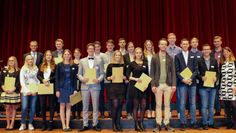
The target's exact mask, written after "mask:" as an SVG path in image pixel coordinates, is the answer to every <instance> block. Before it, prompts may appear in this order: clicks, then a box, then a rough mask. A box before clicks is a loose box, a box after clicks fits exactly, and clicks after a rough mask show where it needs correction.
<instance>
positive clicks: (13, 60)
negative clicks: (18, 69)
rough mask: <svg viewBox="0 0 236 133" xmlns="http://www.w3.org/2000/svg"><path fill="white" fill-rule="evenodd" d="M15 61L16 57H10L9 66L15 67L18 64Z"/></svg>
mask: <svg viewBox="0 0 236 133" xmlns="http://www.w3.org/2000/svg"><path fill="white" fill-rule="evenodd" d="M15 62H16V61H15V58H13V57H10V58H9V59H8V66H9V67H11V68H15V65H16V63H15Z"/></svg>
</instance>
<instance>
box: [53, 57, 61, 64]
mask: <svg viewBox="0 0 236 133" xmlns="http://www.w3.org/2000/svg"><path fill="white" fill-rule="evenodd" d="M54 60H55V64H58V63H60V62H62V61H63V59H62V57H56V58H54Z"/></svg>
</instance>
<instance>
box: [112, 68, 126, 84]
mask: <svg viewBox="0 0 236 133" xmlns="http://www.w3.org/2000/svg"><path fill="white" fill-rule="evenodd" d="M123 72H124V68H123V67H113V68H112V75H113V76H115V79H114V80H112V83H123V76H124V75H123Z"/></svg>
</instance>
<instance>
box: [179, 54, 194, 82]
mask: <svg viewBox="0 0 236 133" xmlns="http://www.w3.org/2000/svg"><path fill="white" fill-rule="evenodd" d="M186 67H188V68H189V69H190V70H191V71H192V73H193V74H192V76H191V79H192V84H191V85H196V76H197V73H198V66H197V59H196V58H195V56H194V54H193V53H192V52H191V51H189V53H188V64H187V65H186V64H185V61H184V56H183V54H182V52H180V53H179V54H177V55H176V56H175V70H176V77H177V83H178V85H185V83H183V82H182V80H183V79H184V78H183V77H182V76H181V75H180V73H181V72H182V71H183V70H184V69H185V68H186Z"/></svg>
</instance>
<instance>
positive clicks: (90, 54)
mask: <svg viewBox="0 0 236 133" xmlns="http://www.w3.org/2000/svg"><path fill="white" fill-rule="evenodd" d="M94 52H95V50H94V46H93V45H90V46H88V48H87V53H88V56H94Z"/></svg>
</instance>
